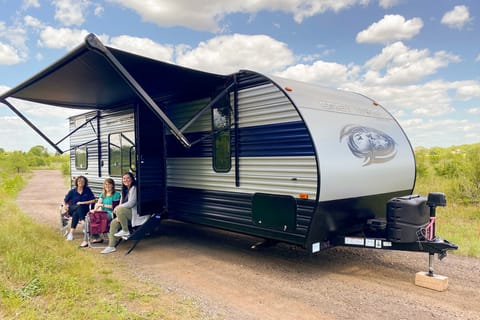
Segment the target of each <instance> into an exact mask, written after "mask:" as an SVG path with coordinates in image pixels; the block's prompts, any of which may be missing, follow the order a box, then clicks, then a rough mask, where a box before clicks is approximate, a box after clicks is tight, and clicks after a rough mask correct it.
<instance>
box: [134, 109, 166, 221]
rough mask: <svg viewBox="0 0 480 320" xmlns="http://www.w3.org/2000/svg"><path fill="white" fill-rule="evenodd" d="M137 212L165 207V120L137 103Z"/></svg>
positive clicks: (146, 211)
mask: <svg viewBox="0 0 480 320" xmlns="http://www.w3.org/2000/svg"><path fill="white" fill-rule="evenodd" d="M135 128H136V130H135V131H136V138H137V168H136V169H137V170H136V171H137V182H138V194H137V197H138V212H139V214H140V215H147V214H152V213H160V212H161V211H162V210H163V209H164V208H165V207H166V187H165V181H166V179H165V140H164V124H163V122H162V121H161V120H160V119H159V118H158V117H157V116H155V115H154V114H153V112H152V111H151V110H150V109H149V108H147V107H146V106H145V105H143V104H140V105H139V106H138V107H137V112H136V117H135Z"/></svg>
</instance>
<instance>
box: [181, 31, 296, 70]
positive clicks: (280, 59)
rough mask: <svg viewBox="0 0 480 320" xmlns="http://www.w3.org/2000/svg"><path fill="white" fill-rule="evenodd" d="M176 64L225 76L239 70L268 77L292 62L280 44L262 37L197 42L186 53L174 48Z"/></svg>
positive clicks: (287, 49)
mask: <svg viewBox="0 0 480 320" xmlns="http://www.w3.org/2000/svg"><path fill="white" fill-rule="evenodd" d="M176 62H177V63H178V64H180V65H183V66H188V67H190V68H195V69H201V70H205V71H209V72H218V73H222V74H228V73H232V72H235V71H238V70H239V69H253V70H255V71H260V72H266V73H271V72H275V71H278V70H281V69H283V68H285V67H286V66H288V65H290V64H291V63H293V62H294V56H293V53H292V52H291V50H290V49H289V48H288V47H287V45H286V44H285V43H283V42H280V41H277V40H275V39H273V38H271V37H269V36H266V35H252V36H251V35H242V34H234V35H229V36H219V37H215V38H212V39H210V40H208V41H207V42H201V43H200V44H199V45H198V47H196V48H194V49H191V50H189V49H188V48H185V47H183V48H181V47H180V48H178V50H177V58H176Z"/></svg>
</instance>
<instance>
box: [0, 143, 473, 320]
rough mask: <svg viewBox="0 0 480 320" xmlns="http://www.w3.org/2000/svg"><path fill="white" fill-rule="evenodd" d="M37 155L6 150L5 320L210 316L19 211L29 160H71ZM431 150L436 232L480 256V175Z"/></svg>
mask: <svg viewBox="0 0 480 320" xmlns="http://www.w3.org/2000/svg"><path fill="white" fill-rule="evenodd" d="M41 151H42V150H35V152H36V153H39V152H41ZM437 151H438V150H437ZM437 151H436V152H437ZM422 152H424V150H422ZM442 152H443V150H442ZM36 153H34V154H31V155H28V154H27V155H26V156H25V155H22V154H19V153H16V152H15V153H13V154H6V153H3V154H2V152H1V150H0V319H112V318H114V319H180V320H181V319H205V315H203V314H202V313H201V311H200V309H199V307H198V306H197V302H196V301H194V300H191V299H188V298H184V297H182V296H179V295H176V294H173V293H170V292H166V291H163V290H162V289H161V288H158V287H152V286H151V285H150V284H148V283H145V282H141V281H138V280H136V281H131V279H129V277H128V274H127V273H126V272H124V268H125V266H122V265H118V261H114V260H112V259H110V257H103V256H101V255H100V256H99V255H95V256H93V255H92V254H91V253H89V251H85V250H78V249H77V248H76V247H74V246H71V245H70V244H69V243H68V242H66V241H64V239H63V238H61V237H58V233H57V231H56V230H52V229H51V228H48V227H46V226H42V225H38V224H35V223H33V221H32V220H31V218H30V217H28V216H27V215H25V214H24V213H22V212H20V211H19V209H18V208H17V207H16V206H15V198H16V195H17V193H18V191H19V190H21V188H22V187H23V186H24V185H25V184H26V181H27V179H28V169H29V168H31V167H33V166H32V165H30V164H29V163H33V164H37V165H39V163H43V162H45V164H46V165H48V167H49V168H57V169H61V170H62V171H63V172H64V173H65V174H68V164H67V165H66V161H68V158H60V159H57V158H53V157H50V156H48V155H42V154H40V155H38V154H36ZM437 154H438V152H437ZM448 154H449V153H447V156H443V158H442V159H448ZM429 155H430V154H429V153H424V154H420V155H419V157H418V158H419V159H420V161H419V162H418V163H417V166H418V168H419V169H418V171H417V172H418V178H417V182H416V187H415V191H414V193H417V194H422V195H427V194H428V192H432V191H441V192H445V193H446V194H447V207H439V208H438V209H437V229H436V230H437V235H438V236H440V237H442V238H444V239H447V240H449V241H450V242H452V243H456V244H458V245H459V250H458V251H454V252H451V253H453V254H459V255H466V256H472V257H480V207H479V203H480V201H479V199H478V194H479V190H478V189H479V187H478V181H479V179H477V178H475V177H474V179H473V180H472V179H470V177H465V176H462V175H459V174H458V172H457V171H455V169H456V168H458V167H459V165H458V166H457V165H456V163H455V162H448V161H445V160H443V161H442V162H438V161H435V162H431V161H430V158H428V157H429ZM11 156H14V157H13V158H12V157H11ZM9 157H10V158H9ZM455 157H458V154H455ZM25 158H26V159H27V160H25ZM44 158H47V160H48V161H43V160H44ZM432 159H434V158H432ZM455 159H456V158H455ZM455 159H454V160H453V161H457V160H455ZM427 160H429V161H427ZM464 162H465V161H464ZM479 163H480V162H479ZM462 165H463V166H464V165H465V164H462ZM42 166H43V165H42ZM477 167H480V166H478V165H476V164H474V165H472V166H471V168H473V169H471V168H470V169H468V170H467V169H465V170H463V171H462V172H475V170H476V169H475V168H477ZM440 169H442V170H440ZM478 171H479V172H480V168H479V169H478ZM456 172H457V173H456ZM478 176H479V177H480V175H478ZM475 179H477V180H475ZM450 195H453V196H450ZM115 263H116V264H115Z"/></svg>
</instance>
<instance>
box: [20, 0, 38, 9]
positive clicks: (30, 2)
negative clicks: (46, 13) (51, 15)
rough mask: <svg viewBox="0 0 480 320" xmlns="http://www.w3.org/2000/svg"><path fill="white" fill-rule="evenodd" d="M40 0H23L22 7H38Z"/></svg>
mask: <svg viewBox="0 0 480 320" xmlns="http://www.w3.org/2000/svg"><path fill="white" fill-rule="evenodd" d="M39 7H40V2H39V0H23V3H22V9H23V10H26V9H28V8H39Z"/></svg>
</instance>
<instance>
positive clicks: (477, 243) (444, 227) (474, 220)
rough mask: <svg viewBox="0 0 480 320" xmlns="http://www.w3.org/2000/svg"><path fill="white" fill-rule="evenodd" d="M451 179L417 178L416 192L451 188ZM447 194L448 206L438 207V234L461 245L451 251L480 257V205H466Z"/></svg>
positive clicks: (425, 193) (424, 193) (422, 193)
mask: <svg viewBox="0 0 480 320" xmlns="http://www.w3.org/2000/svg"><path fill="white" fill-rule="evenodd" d="M451 184H452V182H451V181H450V180H449V179H442V178H439V177H435V176H434V177H429V178H423V179H418V180H417V185H416V187H415V191H414V193H415V194H421V195H425V196H426V195H428V192H436V191H440V192H442V191H443V190H450V188H451ZM446 195H447V206H446V207H437V211H436V215H437V220H436V221H437V222H436V234H437V236H438V237H440V238H443V239H446V240H448V241H450V242H452V243H455V244H457V245H458V246H459V249H458V250H457V251H450V253H454V254H459V255H464V256H470V257H480V207H479V206H478V205H477V204H470V205H465V204H462V203H460V204H459V203H456V202H455V201H454V200H453V201H450V200H449V197H448V192H446Z"/></svg>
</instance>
